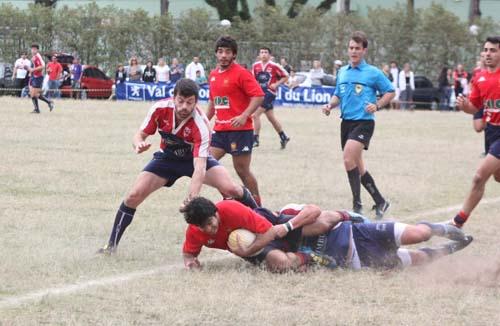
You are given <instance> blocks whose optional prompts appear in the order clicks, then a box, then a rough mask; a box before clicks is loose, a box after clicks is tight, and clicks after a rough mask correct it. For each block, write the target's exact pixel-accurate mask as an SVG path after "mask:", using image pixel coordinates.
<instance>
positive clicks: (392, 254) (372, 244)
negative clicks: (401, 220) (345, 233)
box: [352, 222, 401, 269]
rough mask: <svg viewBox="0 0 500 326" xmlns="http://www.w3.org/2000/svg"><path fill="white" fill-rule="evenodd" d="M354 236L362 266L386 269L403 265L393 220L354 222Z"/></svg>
mask: <svg viewBox="0 0 500 326" xmlns="http://www.w3.org/2000/svg"><path fill="white" fill-rule="evenodd" d="M352 236H353V239H354V242H355V244H356V250H357V251H358V255H359V259H360V261H361V266H363V267H374V268H384V269H385V268H389V269H390V268H396V267H399V266H401V260H400V259H399V257H398V245H397V244H396V239H395V237H394V223H393V222H387V223H366V224H365V223H360V224H353V226H352Z"/></svg>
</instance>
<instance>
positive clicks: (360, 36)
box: [351, 31, 368, 49]
mask: <svg viewBox="0 0 500 326" xmlns="http://www.w3.org/2000/svg"><path fill="white" fill-rule="evenodd" d="M351 40H353V41H354V42H356V43H361V44H363V49H366V48H367V47H368V39H367V38H366V34H365V33H363V32H362V31H355V32H353V33H352V35H351Z"/></svg>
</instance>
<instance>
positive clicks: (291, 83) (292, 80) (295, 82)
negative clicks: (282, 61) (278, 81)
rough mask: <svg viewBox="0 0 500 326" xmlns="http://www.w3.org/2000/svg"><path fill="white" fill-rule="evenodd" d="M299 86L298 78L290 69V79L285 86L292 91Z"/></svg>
mask: <svg viewBox="0 0 500 326" xmlns="http://www.w3.org/2000/svg"><path fill="white" fill-rule="evenodd" d="M299 84H300V82H299V77H298V76H297V75H296V74H295V69H293V68H292V69H290V77H288V80H287V82H286V84H285V85H286V86H288V88H290V89H294V88H295V87H297V86H299Z"/></svg>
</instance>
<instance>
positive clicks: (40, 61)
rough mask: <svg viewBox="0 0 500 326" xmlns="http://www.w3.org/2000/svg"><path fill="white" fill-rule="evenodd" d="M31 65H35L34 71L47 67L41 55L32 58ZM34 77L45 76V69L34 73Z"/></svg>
mask: <svg viewBox="0 0 500 326" xmlns="http://www.w3.org/2000/svg"><path fill="white" fill-rule="evenodd" d="M31 63H32V65H33V69H35V68H38V67H40V66H42V67H43V66H45V62H44V61H43V59H42V56H41V55H40V53H37V54H35V55H34V56H33V58H31ZM32 76H33V77H42V76H43V69H42V70H37V71H34V72H33V73H32Z"/></svg>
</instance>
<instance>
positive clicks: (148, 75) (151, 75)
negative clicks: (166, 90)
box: [142, 60, 156, 83]
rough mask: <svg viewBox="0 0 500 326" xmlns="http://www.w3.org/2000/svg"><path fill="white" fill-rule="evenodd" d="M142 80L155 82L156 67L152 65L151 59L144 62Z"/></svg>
mask: <svg viewBox="0 0 500 326" xmlns="http://www.w3.org/2000/svg"><path fill="white" fill-rule="evenodd" d="M142 81H143V82H145V83H155V82H156V69H155V68H154V67H153V61H151V60H149V61H148V62H147V63H146V68H144V72H143V73H142Z"/></svg>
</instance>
